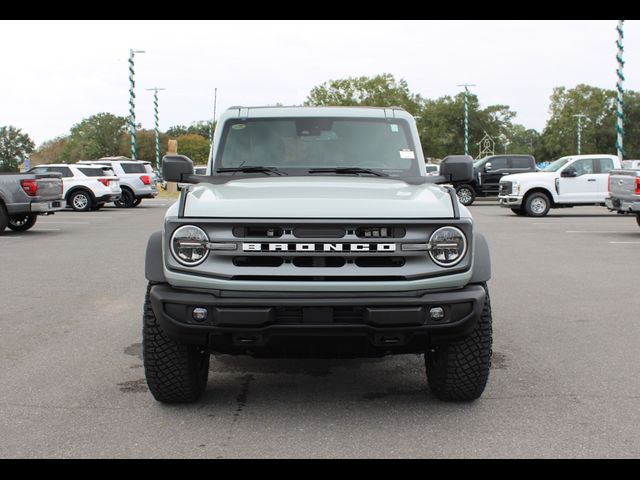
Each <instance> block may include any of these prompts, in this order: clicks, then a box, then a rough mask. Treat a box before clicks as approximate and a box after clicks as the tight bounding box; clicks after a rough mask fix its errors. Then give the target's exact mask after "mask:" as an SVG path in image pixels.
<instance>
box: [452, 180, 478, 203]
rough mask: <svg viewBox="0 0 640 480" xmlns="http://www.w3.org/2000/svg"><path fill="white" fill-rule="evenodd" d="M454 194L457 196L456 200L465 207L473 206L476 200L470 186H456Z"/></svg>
mask: <svg viewBox="0 0 640 480" xmlns="http://www.w3.org/2000/svg"><path fill="white" fill-rule="evenodd" d="M456 193H457V194H458V200H460V203H461V204H462V205H464V206H465V207H468V206H469V205H471V204H473V202H474V201H475V199H476V192H475V191H474V190H473V187H472V186H471V185H458V186H457V187H456Z"/></svg>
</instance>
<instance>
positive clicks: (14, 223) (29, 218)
mask: <svg viewBox="0 0 640 480" xmlns="http://www.w3.org/2000/svg"><path fill="white" fill-rule="evenodd" d="M36 220H38V215H28V214H25V215H14V216H12V217H11V218H9V223H8V225H7V226H8V227H9V228H10V229H11V230H13V231H14V232H26V231H27V230H29V229H30V228H31V227H33V226H34V225H35V224H36Z"/></svg>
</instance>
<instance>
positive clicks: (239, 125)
mask: <svg viewBox="0 0 640 480" xmlns="http://www.w3.org/2000/svg"><path fill="white" fill-rule="evenodd" d="M244 127H246V125H245V124H244V123H234V124H233V125H231V128H233V129H234V130H242V129H243V128H244Z"/></svg>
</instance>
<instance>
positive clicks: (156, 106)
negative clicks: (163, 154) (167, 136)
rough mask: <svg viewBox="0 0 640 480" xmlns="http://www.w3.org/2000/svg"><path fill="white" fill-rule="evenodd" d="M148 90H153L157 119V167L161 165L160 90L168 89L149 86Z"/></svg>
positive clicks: (154, 110)
mask: <svg viewBox="0 0 640 480" xmlns="http://www.w3.org/2000/svg"><path fill="white" fill-rule="evenodd" d="M147 90H153V118H154V119H155V131H156V164H155V167H156V169H158V168H159V167H160V128H159V124H160V116H159V115H158V91H159V90H166V88H158V87H153V88H147Z"/></svg>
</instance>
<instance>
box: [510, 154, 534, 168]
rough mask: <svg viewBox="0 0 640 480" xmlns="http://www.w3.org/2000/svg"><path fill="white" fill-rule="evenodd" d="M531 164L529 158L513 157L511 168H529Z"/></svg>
mask: <svg viewBox="0 0 640 480" xmlns="http://www.w3.org/2000/svg"><path fill="white" fill-rule="evenodd" d="M530 166H531V162H530V161H529V159H528V158H527V157H511V168H522V169H525V168H529V167H530Z"/></svg>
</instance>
